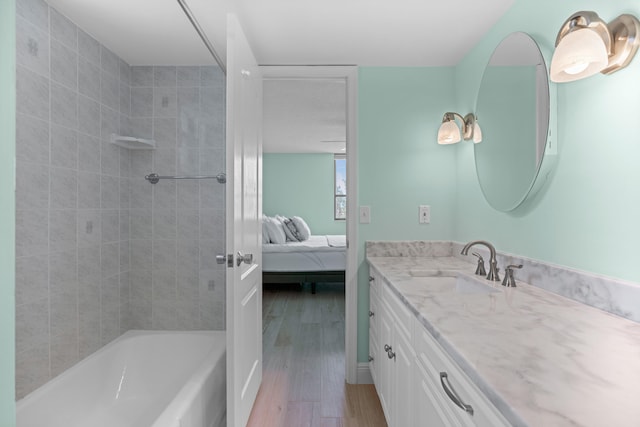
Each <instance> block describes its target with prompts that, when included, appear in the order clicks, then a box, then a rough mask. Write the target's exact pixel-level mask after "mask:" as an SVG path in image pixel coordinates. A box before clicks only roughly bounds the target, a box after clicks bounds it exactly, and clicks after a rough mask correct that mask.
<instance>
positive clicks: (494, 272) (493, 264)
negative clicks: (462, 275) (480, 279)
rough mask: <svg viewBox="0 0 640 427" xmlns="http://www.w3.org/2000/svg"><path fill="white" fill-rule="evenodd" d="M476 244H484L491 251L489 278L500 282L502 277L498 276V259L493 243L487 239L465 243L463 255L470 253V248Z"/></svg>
mask: <svg viewBox="0 0 640 427" xmlns="http://www.w3.org/2000/svg"><path fill="white" fill-rule="evenodd" d="M475 245H484V246H486V247H487V248H489V252H490V253H491V257H490V259H489V273H487V280H492V281H494V282H499V281H500V277H499V276H498V260H497V259H496V248H494V247H493V245H492V244H491V243H489V242H487V241H485V240H474V241H473V242H469V243H467V244H466V245H464V248H462V252H460V253H461V254H462V255H468V254H469V249H470V248H471V247H472V246H475Z"/></svg>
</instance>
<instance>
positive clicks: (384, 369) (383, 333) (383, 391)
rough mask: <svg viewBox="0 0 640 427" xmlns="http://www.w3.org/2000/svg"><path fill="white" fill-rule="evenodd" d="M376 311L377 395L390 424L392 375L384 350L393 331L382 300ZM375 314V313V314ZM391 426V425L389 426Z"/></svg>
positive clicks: (391, 417) (391, 416)
mask: <svg viewBox="0 0 640 427" xmlns="http://www.w3.org/2000/svg"><path fill="white" fill-rule="evenodd" d="M378 312H379V313H380V317H379V318H378V322H379V323H378V327H379V330H378V336H379V337H380V342H379V343H378V353H377V355H378V365H377V367H378V380H379V383H380V387H379V388H378V397H379V398H380V404H381V405H382V410H383V411H384V414H385V416H386V418H387V421H388V422H389V423H390V424H391V422H392V420H393V414H392V406H391V399H390V398H391V391H392V389H391V384H392V378H391V376H392V375H393V369H392V368H393V364H392V363H390V362H391V361H390V360H389V358H388V357H387V350H385V348H386V346H391V345H392V344H393V339H392V332H393V317H392V316H391V313H390V312H389V309H388V307H387V306H386V304H385V303H384V301H381V302H380V306H379V307H378ZM376 316H377V314H376ZM391 427H392V426H391Z"/></svg>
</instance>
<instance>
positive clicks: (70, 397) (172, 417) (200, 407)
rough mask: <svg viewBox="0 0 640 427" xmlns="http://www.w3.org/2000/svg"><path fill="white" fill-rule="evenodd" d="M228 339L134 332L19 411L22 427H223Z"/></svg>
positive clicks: (203, 334)
mask: <svg viewBox="0 0 640 427" xmlns="http://www.w3.org/2000/svg"><path fill="white" fill-rule="evenodd" d="M225 346H226V343H225V333H224V332H219V331H212V332H208V331H207V332H155V331H129V332H127V333H125V334H124V335H122V336H121V337H119V338H118V339H116V340H115V341H113V342H111V343H110V344H108V345H106V346H105V347H104V348H102V349H100V350H98V351H97V352H96V353H94V354H92V355H91V356H89V357H88V358H86V359H84V360H83V361H81V362H80V363H78V364H77V365H75V366H73V367H72V368H70V369H68V370H67V371H65V372H63V373H62V374H61V375H59V376H57V377H56V378H54V379H52V380H51V381H49V382H48V383H46V384H45V385H43V386H42V387H40V388H38V389H37V390H35V391H34V392H32V393H30V394H28V395H27V396H25V397H24V398H23V399H21V400H19V401H18V402H17V403H16V411H17V419H18V424H17V425H18V427H44V426H46V427H58V426H59V427H107V426H108V427H147V426H151V427H212V426H213V427H218V426H223V425H224V424H225V423H226V358H225V356H226V350H225Z"/></svg>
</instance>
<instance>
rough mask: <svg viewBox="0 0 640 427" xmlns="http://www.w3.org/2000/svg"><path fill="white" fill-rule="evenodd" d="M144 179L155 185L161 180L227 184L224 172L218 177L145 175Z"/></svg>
mask: <svg viewBox="0 0 640 427" xmlns="http://www.w3.org/2000/svg"><path fill="white" fill-rule="evenodd" d="M144 179H146V180H147V181H149V182H150V183H151V184H157V183H158V181H160V180H161V179H215V180H217V181H218V183H220V184H224V183H225V182H227V175H226V174H225V173H224V172H220V173H219V174H218V175H194V176H184V175H182V176H162V175H158V174H157V173H151V174H149V175H145V176H144Z"/></svg>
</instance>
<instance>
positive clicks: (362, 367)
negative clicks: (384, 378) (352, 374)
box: [357, 362, 373, 384]
mask: <svg viewBox="0 0 640 427" xmlns="http://www.w3.org/2000/svg"><path fill="white" fill-rule="evenodd" d="M357 377H358V378H357V381H358V384H373V377H372V376H371V371H370V370H369V363H367V362H365V363H358V372H357Z"/></svg>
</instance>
